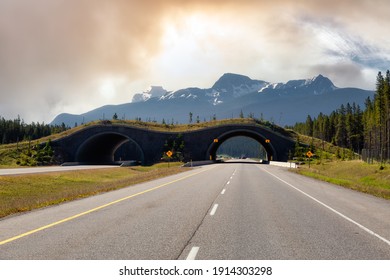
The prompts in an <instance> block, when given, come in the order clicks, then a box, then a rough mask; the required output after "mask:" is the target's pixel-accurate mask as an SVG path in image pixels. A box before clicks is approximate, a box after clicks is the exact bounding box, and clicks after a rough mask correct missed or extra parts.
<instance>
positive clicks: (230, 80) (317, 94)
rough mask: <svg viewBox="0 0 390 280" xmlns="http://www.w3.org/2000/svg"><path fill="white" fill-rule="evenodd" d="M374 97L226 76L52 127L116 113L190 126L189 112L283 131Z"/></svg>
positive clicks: (327, 86)
mask: <svg viewBox="0 0 390 280" xmlns="http://www.w3.org/2000/svg"><path fill="white" fill-rule="evenodd" d="M373 95H374V92H373V91H367V90H363V89H359V88H339V87H336V86H335V85H334V84H333V82H332V81H331V80H330V79H329V78H327V77H324V76H322V75H318V76H316V77H314V78H311V79H301V80H291V81H288V82H287V83H269V82H266V81H262V80H253V79H250V78H249V77H247V76H244V75H239V74H232V73H226V74H224V75H222V76H221V77H220V78H219V79H218V80H217V81H216V82H215V83H214V85H213V86H212V87H211V88H208V89H201V88H197V87H190V88H185V89H180V90H177V91H168V90H165V89H164V88H163V87H161V86H152V87H151V88H150V89H149V90H147V91H145V92H143V93H137V94H135V95H134V96H133V98H132V100H131V102H129V103H126V104H120V105H105V106H102V107H100V108H97V109H94V110H91V111H89V112H86V113H83V114H80V115H74V114H68V113H62V114H60V115H58V116H57V117H55V119H54V120H53V121H52V123H51V124H59V125H60V124H62V123H65V124H66V125H68V126H74V125H75V124H76V123H77V124H81V123H86V122H89V121H93V120H99V119H100V120H102V119H111V118H112V117H113V115H114V114H116V115H117V116H118V118H119V119H142V120H143V121H157V122H162V121H163V120H164V121H165V122H166V123H172V122H173V123H188V122H190V112H191V113H192V114H191V115H192V119H191V121H192V122H196V121H201V122H202V121H205V120H206V121H208V120H210V119H213V118H217V119H225V118H237V117H239V116H242V115H244V116H245V117H247V116H248V115H251V116H253V117H256V118H263V119H264V120H268V121H271V122H275V123H276V124H278V125H282V126H283V125H293V124H295V123H296V122H303V121H305V120H306V118H307V116H308V115H311V116H313V117H315V116H317V115H318V114H319V113H320V112H322V113H324V114H329V113H331V112H332V111H333V110H336V109H338V108H339V107H340V106H341V104H347V103H350V104H352V103H356V104H357V105H360V106H361V107H362V108H363V107H364V102H365V100H366V99H367V97H371V98H372V97H373Z"/></svg>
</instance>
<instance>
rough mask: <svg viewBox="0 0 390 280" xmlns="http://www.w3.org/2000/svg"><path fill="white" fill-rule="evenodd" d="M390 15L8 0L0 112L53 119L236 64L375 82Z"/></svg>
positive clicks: (0, 48) (119, 0)
mask: <svg viewBox="0 0 390 280" xmlns="http://www.w3.org/2000/svg"><path fill="white" fill-rule="evenodd" d="M389 15H390V3H389V1H388V0H341V1H340V0H326V1H322V0H294V1H290V0H272V1H271V0H239V1H238V0H213V1H210V0H34V1H32V0H0V116H1V117H4V118H6V119H13V118H16V117H17V116H18V115H19V116H20V117H21V118H22V119H23V120H24V121H25V122H27V123H30V122H33V121H34V122H45V123H49V122H51V121H52V120H53V118H54V117H55V116H56V115H58V114H60V113H63V112H67V113H73V114H80V113H84V112H86V111H89V110H92V109H94V108H97V107H100V106H103V105H106V104H122V103H128V102H131V100H132V96H133V95H134V94H136V93H140V92H143V91H145V90H147V89H148V88H149V87H150V86H152V85H153V86H163V87H164V88H165V89H167V90H171V91H174V90H178V89H181V88H186V87H199V88H210V87H211V86H212V85H213V84H214V82H215V81H216V80H217V79H218V78H219V77H220V76H222V75H223V74H224V73H237V74H242V75H246V76H249V77H250V78H252V79H259V80H265V81H268V82H287V81H288V80H292V79H305V78H311V77H314V76H316V75H318V74H322V75H325V76H327V77H328V78H330V79H331V80H332V81H333V82H334V84H335V85H336V86H338V87H359V88H364V89H370V90H374V89H375V80H376V76H377V74H378V71H382V72H385V71H386V70H387V69H389V68H390V33H389V30H390V17H389Z"/></svg>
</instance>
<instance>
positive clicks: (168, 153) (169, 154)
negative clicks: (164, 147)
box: [165, 151, 173, 168]
mask: <svg viewBox="0 0 390 280" xmlns="http://www.w3.org/2000/svg"><path fill="white" fill-rule="evenodd" d="M165 154H166V155H167V156H168V168H169V163H170V162H171V157H172V155H173V153H172V151H168V152H166V153H165Z"/></svg>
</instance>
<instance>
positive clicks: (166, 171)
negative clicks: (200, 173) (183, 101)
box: [0, 163, 185, 218]
mask: <svg viewBox="0 0 390 280" xmlns="http://www.w3.org/2000/svg"><path fill="white" fill-rule="evenodd" d="M179 165H180V163H170V168H168V166H167V163H161V164H156V165H153V166H149V167H145V166H142V167H141V166H140V167H129V168H127V167H122V168H108V169H95V170H79V171H69V172H53V173H46V174H31V175H17V176H0V218H1V217H5V216H7V215H10V214H14V213H18V212H24V211H29V210H32V209H37V208H41V207H45V206H49V205H54V204H59V203H61V202H64V201H71V200H75V199H79V198H83V197H87V196H91V195H95V194H98V193H102V192H108V191H112V190H115V189H119V188H123V187H126V186H131V185H134V184H138V183H141V182H146V181H150V180H153V179H157V178H160V177H164V176H168V175H172V174H176V173H179V172H182V171H184V170H185V169H183V168H180V167H179Z"/></svg>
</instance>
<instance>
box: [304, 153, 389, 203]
mask: <svg viewBox="0 0 390 280" xmlns="http://www.w3.org/2000/svg"><path fill="white" fill-rule="evenodd" d="M296 172H298V173H299V174H302V175H305V176H309V177H312V178H316V179H319V180H322V181H326V182H329V183H333V184H336V185H340V186H343V187H346V188H349V189H353V190H357V191H360V192H364V193H368V194H371V195H375V196H378V197H382V198H385V199H390V166H385V167H384V168H383V169H382V168H381V165H380V164H367V163H364V162H362V161H360V160H352V161H329V162H325V163H324V162H322V163H320V164H311V166H310V168H309V166H308V165H304V166H302V167H300V168H299V169H297V170H296Z"/></svg>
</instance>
